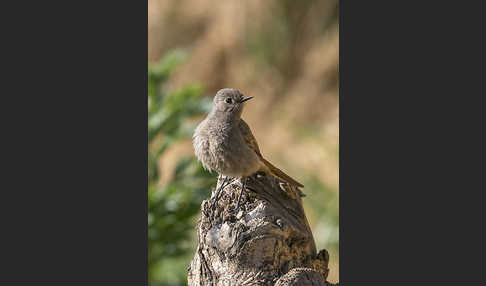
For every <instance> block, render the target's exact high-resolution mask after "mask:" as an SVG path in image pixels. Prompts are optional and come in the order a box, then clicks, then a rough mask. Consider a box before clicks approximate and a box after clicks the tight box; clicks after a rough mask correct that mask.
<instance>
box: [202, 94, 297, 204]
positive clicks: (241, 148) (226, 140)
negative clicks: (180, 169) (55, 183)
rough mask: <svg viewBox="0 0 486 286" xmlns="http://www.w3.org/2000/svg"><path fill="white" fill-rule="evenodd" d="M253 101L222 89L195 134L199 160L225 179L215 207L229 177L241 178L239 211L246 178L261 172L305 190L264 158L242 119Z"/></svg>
mask: <svg viewBox="0 0 486 286" xmlns="http://www.w3.org/2000/svg"><path fill="white" fill-rule="evenodd" d="M252 98H253V97H252V96H247V97H245V96H243V94H242V93H241V92H239V91H238V90H236V89H232V88H224V89H221V90H219V91H218V92H217V93H216V96H215V97H214V99H213V103H212V106H211V111H210V112H209V114H208V116H207V117H206V119H204V120H203V121H202V122H201V123H200V124H199V125H198V126H197V128H196V130H195V132H194V135H193V146H194V151H195V154H196V157H197V158H198V160H199V161H201V162H202V165H203V167H204V168H205V169H206V170H209V171H216V172H218V173H219V174H220V176H225V178H224V181H223V184H221V187H220V188H219V190H218V192H217V193H216V196H215V199H214V201H213V205H214V202H215V201H216V200H217V199H218V195H219V192H220V191H221V190H222V189H223V188H224V183H225V182H226V179H227V177H240V178H242V184H243V186H242V188H241V192H240V195H239V197H238V203H237V209H239V204H240V199H241V195H242V192H243V190H244V189H245V184H246V179H247V177H248V176H250V175H252V174H254V173H256V172H258V171H263V172H265V173H268V174H271V175H273V176H275V177H277V178H279V179H281V180H283V181H285V182H287V183H288V184H290V185H293V186H296V187H304V185H302V184H301V183H299V182H297V181H296V180H294V179H292V178H291V177H290V176H288V175H287V174H285V173H284V172H283V171H281V170H280V169H278V168H277V167H275V166H274V165H272V164H271V163H270V162H268V161H267V160H265V158H263V156H262V154H261V152H260V148H258V143H257V141H256V139H255V137H254V136H253V134H252V132H251V130H250V127H249V126H248V124H246V122H245V121H244V120H243V119H242V118H241V113H242V112H243V107H244V104H245V102H246V101H247V100H250V99H252Z"/></svg>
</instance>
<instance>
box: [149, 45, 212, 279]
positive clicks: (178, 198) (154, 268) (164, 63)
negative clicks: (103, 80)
mask: <svg viewBox="0 0 486 286" xmlns="http://www.w3.org/2000/svg"><path fill="white" fill-rule="evenodd" d="M184 58H185V54H184V53H182V52H179V51H176V52H172V53H169V54H167V55H166V56H165V57H164V58H163V59H162V60H161V61H159V62H158V63H155V64H149V68H148V140H149V151H148V243H149V245H148V248H149V249H148V265H149V285H151V286H159V285H184V284H185V283H186V281H185V276H186V272H185V269H186V268H187V266H188V264H189V260H188V257H189V256H188V253H189V252H188V251H189V250H190V249H191V248H190V243H189V242H188V240H189V238H190V234H191V232H192V231H193V230H194V222H193V218H194V216H195V215H196V214H197V212H198V210H199V207H200V204H201V202H202V200H203V199H204V198H205V197H207V196H208V192H209V190H210V188H211V186H212V184H214V183H215V181H216V180H215V176H216V175H215V174H210V173H208V172H206V171H205V170H204V169H203V168H202V166H201V164H199V163H198V162H197V161H196V159H195V157H194V156H192V157H189V158H180V159H179V162H178V163H177V166H176V169H175V173H174V176H172V178H171V179H170V181H168V182H163V184H162V185H160V184H159V178H160V176H161V173H160V170H159V167H158V162H159V161H160V159H161V158H162V157H163V156H164V154H165V152H166V151H167V150H168V149H169V148H170V147H171V146H172V145H173V144H175V143H177V142H180V141H181V140H188V139H189V138H190V135H191V134H192V132H193V131H194V128H195V124H191V123H190V120H189V119H190V118H191V117H193V116H195V115H201V114H204V113H206V112H207V111H208V109H209V107H210V104H211V102H210V101H209V100H208V99H206V98H203V97H202V94H203V88H202V87H201V86H200V85H197V84H193V85H188V86H184V87H182V88H181V89H178V90H175V91H168V90H166V88H164V84H165V83H166V82H167V80H168V79H169V78H170V75H171V73H172V71H173V70H174V68H176V67H177V65H178V64H179V63H181V61H183V60H184ZM184 242H186V243H184ZM181 257H182V258H184V261H183V262H180V263H179V264H181V263H182V264H186V265H185V267H177V268H175V267H174V265H173V263H172V261H173V260H174V259H176V260H177V259H180V258H181Z"/></svg>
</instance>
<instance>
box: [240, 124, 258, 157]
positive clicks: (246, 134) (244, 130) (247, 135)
mask: <svg viewBox="0 0 486 286" xmlns="http://www.w3.org/2000/svg"><path fill="white" fill-rule="evenodd" d="M239 128H240V131H241V134H242V135H243V138H244V139H245V142H246V144H247V145H248V146H250V148H251V149H253V150H254V151H255V153H257V155H258V156H259V157H262V154H261V153H260V148H258V143H257V141H256V139H255V137H254V136H253V134H252V133H251V129H250V127H249V126H248V124H246V122H245V121H244V120H243V119H240V123H239Z"/></svg>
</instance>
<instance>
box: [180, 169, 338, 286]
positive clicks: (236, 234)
mask: <svg viewBox="0 0 486 286" xmlns="http://www.w3.org/2000/svg"><path fill="white" fill-rule="evenodd" d="M231 180H232V181H230V183H229V185H227V187H226V188H224V189H223V190H222V191H221V194H220V196H219V200H218V201H217V203H216V204H215V207H214V208H213V209H212V208H211V199H213V197H214V196H215V193H216V191H215V190H216V189H218V188H219V187H220V186H221V184H222V181H223V180H222V179H220V180H218V184H217V187H216V189H215V190H213V192H212V196H211V198H210V199H208V200H205V201H203V203H202V205H201V214H200V219H199V222H198V226H197V237H198V245H197V250H196V253H195V255H194V258H193V260H192V261H191V264H190V266H189V268H188V285H190V286H206V285H207V286H223V285H224V286H235V285H275V286H290V285H304V286H305V285H332V284H331V283H329V282H327V281H326V278H327V275H328V273H329V269H328V263H329V254H328V252H327V251H326V250H325V249H323V250H321V251H319V252H317V251H316V246H315V243H314V238H313V236H312V232H311V229H310V227H309V223H308V222H307V218H306V217H305V214H304V209H303V207H302V199H301V197H302V196H303V193H302V192H301V191H300V190H299V189H296V188H294V187H291V186H289V185H287V184H284V183H282V182H280V181H279V180H278V179H276V178H274V177H273V176H270V175H265V174H254V175H253V176H251V177H248V179H247V183H246V188H245V191H244V192H243V195H242V198H241V202H240V209H239V211H238V213H236V204H237V200H238V195H239V193H240V190H241V187H242V184H241V179H231Z"/></svg>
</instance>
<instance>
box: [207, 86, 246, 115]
mask: <svg viewBox="0 0 486 286" xmlns="http://www.w3.org/2000/svg"><path fill="white" fill-rule="evenodd" d="M252 98H253V96H246V97H245V96H244V95H243V94H242V93H241V92H239V91H238V90H236V89H233V88H223V89H220V90H219V91H218V92H217V93H216V96H214V99H213V105H212V107H211V113H212V114H214V115H216V114H218V115H222V116H224V117H229V118H240V117H241V113H242V112H243V106H244V103H245V101H247V100H250V99H252Z"/></svg>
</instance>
